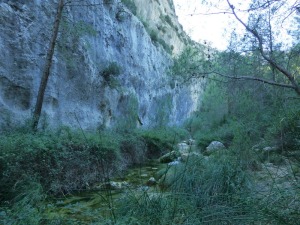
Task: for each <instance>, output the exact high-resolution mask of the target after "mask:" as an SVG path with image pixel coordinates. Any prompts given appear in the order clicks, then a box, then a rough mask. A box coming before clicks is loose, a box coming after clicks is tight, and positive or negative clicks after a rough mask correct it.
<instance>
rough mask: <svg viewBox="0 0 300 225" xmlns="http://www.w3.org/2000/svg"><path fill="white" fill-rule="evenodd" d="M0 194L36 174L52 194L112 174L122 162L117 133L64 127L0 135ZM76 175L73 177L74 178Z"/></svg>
mask: <svg viewBox="0 0 300 225" xmlns="http://www.w3.org/2000/svg"><path fill="white" fill-rule="evenodd" d="M0 148H1V149H3V151H2V152H1V153H0V154H1V156H0V157H1V167H2V171H1V172H2V173H1V174H3V175H2V177H1V193H4V196H7V197H8V196H9V194H11V193H10V191H11V187H13V186H14V185H15V184H16V183H18V182H20V181H22V180H23V177H24V176H26V177H37V179H38V180H39V181H40V182H41V185H42V186H43V188H44V190H45V191H47V192H51V193H53V194H61V193H69V192H71V191H76V190H81V189H84V188H85V187H86V186H87V185H88V184H92V183H94V182H95V181H99V180H101V179H104V178H105V177H107V176H110V175H111V174H113V173H114V172H115V171H116V170H117V168H121V167H122V165H116V164H117V162H118V161H120V160H119V159H120V152H119V141H118V139H117V137H116V135H114V136H112V135H110V134H102V133H101V134H85V136H83V135H82V133H76V132H71V133H70V132H69V130H66V129H63V130H60V131H59V132H56V133H48V134H42V133H40V134H22V133H18V134H11V135H6V136H1V141H0ZM75 178H76V179H75Z"/></svg>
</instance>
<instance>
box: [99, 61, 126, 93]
mask: <svg viewBox="0 0 300 225" xmlns="http://www.w3.org/2000/svg"><path fill="white" fill-rule="evenodd" d="M120 74H121V68H120V66H119V65H118V64H117V63H116V62H111V63H110V64H109V65H108V66H107V67H106V68H105V69H104V70H103V71H102V72H101V75H102V77H103V78H104V80H105V81H106V83H107V84H108V85H109V86H110V87H116V86H117V85H118V84H117V81H116V77H117V76H118V75H120Z"/></svg>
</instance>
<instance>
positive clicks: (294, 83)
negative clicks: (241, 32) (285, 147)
mask: <svg viewBox="0 0 300 225" xmlns="http://www.w3.org/2000/svg"><path fill="white" fill-rule="evenodd" d="M227 3H228V5H229V7H230V8H231V11H232V14H233V15H234V17H235V18H236V19H237V20H238V21H239V22H240V23H241V24H242V25H243V26H244V27H245V29H246V30H247V31H248V32H250V33H251V34H252V35H253V36H254V37H255V38H256V39H257V41H258V46H259V48H258V49H259V52H260V54H261V56H262V57H263V58H264V59H265V60H266V61H267V62H268V63H269V64H270V65H271V66H273V67H274V68H275V69H277V70H278V71H279V72H281V73H282V74H283V75H284V76H286V77H287V78H288V80H289V81H290V82H291V86H293V89H294V90H295V91H296V93H297V94H298V95H300V86H299V84H298V83H297V81H296V80H295V78H294V76H293V74H291V73H290V72H289V71H288V70H286V69H285V68H283V67H282V66H280V65H279V64H278V63H277V62H275V61H274V60H273V59H272V58H270V57H269V56H268V55H267V54H266V53H265V52H264V50H263V40H262V37H261V36H260V35H259V34H258V32H257V31H256V30H255V29H252V28H251V27H249V26H248V25H247V24H246V23H245V22H244V21H242V20H241V19H240V18H239V17H238V15H237V14H236V12H235V9H234V6H233V5H232V4H231V3H230V1H229V0H227Z"/></svg>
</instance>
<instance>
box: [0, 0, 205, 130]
mask: <svg viewBox="0 0 300 225" xmlns="http://www.w3.org/2000/svg"><path fill="white" fill-rule="evenodd" d="M75 2H77V3H75ZM78 2H80V1H73V3H71V4H70V5H67V6H66V7H65V8H64V16H63V18H64V19H63V21H62V22H61V24H60V31H59V38H58V41H57V45H56V48H55V53H54V58H53V66H52V68H51V75H50V78H49V81H48V86H47V89H46V94H45V100H44V105H43V112H42V120H41V123H40V125H41V126H44V125H50V126H51V127H57V126H60V125H68V126H72V127H74V128H76V127H82V128H84V129H97V128H99V127H111V126H124V127H136V126H144V127H149V126H155V125H164V124H179V123H181V122H182V121H184V120H185V119H186V118H187V117H188V116H189V115H190V114H191V113H192V112H193V111H194V110H195V109H196V108H197V104H198V102H199V99H198V98H199V93H198V92H199V91H200V92H201V90H202V85H203V84H202V83H194V84H192V85H190V86H178V85H176V82H174V81H172V79H171V78H170V77H169V76H168V74H167V72H168V69H169V67H170V65H171V64H172V57H171V55H170V54H168V53H167V52H166V51H165V49H164V48H163V47H162V45H161V44H160V43H156V42H155V41H153V40H152V39H151V38H150V35H149V31H147V30H146V29H145V27H144V25H143V23H142V22H141V21H140V20H139V19H138V18H137V17H136V16H134V15H133V14H132V13H131V11H130V10H129V9H128V8H127V7H126V6H124V5H123V4H122V3H120V2H119V1H114V0H110V1H108V0H98V1H96V2H99V4H96V5H92V4H93V3H95V1H94V0H86V1H83V2H84V4H82V5H81V4H79V3H78ZM118 2H119V3H118ZM137 2H138V1H137ZM154 2H160V1H154ZM161 2H170V1H167V0H161ZM155 4H156V3H155ZM161 4H162V5H163V3H161ZM136 6H137V7H139V4H137V5H136ZM56 7H57V1H50V0H45V1H40V0H32V1H23V0H22V1H10V0H2V1H1V3H0V23H1V26H0V51H1V53H2V54H1V56H0V57H1V59H0V129H1V127H2V128H3V127H5V126H6V125H11V124H13V123H20V122H24V121H25V120H26V119H28V118H30V115H31V112H32V110H33V107H34V104H35V100H36V96H37V92H38V88H39V82H40V79H41V74H42V70H43V66H44V63H45V56H46V53H47V49H48V45H49V38H50V37H51V31H52V27H53V22H54V17H55V12H56ZM143 7H144V8H147V4H143ZM170 9H171V8H170ZM170 9H169V10H170ZM138 11H139V10H138ZM140 11H141V10H140ZM172 18H173V19H174V18H175V17H174V16H173V17H172ZM167 20H168V19H167ZM172 21H173V22H172V23H175V22H174V20H172ZM151 26H154V25H153V24H152V25H151ZM161 26H165V27H166V29H168V27H170V26H167V25H164V24H161ZM177 26H179V25H178V24H176V27H177ZM171 32H173V31H171ZM175 43H177V42H176V40H175V39H174V40H173V41H172V43H171V44H173V45H174V44H175ZM178 43H179V42H178ZM178 48H181V47H178ZM176 49H177V48H176ZM116 71H117V72H116Z"/></svg>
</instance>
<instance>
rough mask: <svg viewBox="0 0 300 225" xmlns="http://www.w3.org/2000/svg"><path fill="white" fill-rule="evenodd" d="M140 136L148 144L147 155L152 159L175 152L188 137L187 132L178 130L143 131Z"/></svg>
mask: <svg viewBox="0 0 300 225" xmlns="http://www.w3.org/2000/svg"><path fill="white" fill-rule="evenodd" d="M139 135H140V136H141V137H142V138H143V139H144V141H145V142H146V145H147V155H148V157H150V158H157V157H159V156H161V155H162V154H163V153H166V152H168V151H171V150H173V149H174V148H176V146H175V145H176V144H177V143H178V142H179V141H181V140H183V139H184V138H186V137H187V136H188V135H187V131H185V130H183V129H177V128H166V129H163V128H161V129H152V130H142V131H139Z"/></svg>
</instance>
